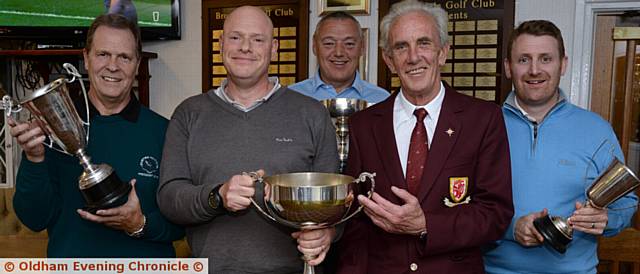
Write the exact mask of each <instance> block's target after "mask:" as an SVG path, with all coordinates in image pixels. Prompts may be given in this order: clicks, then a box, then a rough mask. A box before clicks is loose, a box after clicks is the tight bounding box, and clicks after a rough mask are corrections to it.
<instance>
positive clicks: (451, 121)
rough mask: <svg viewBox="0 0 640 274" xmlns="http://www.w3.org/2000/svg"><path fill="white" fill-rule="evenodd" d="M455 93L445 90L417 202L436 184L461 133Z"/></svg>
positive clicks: (458, 108) (458, 107)
mask: <svg viewBox="0 0 640 274" xmlns="http://www.w3.org/2000/svg"><path fill="white" fill-rule="evenodd" d="M457 96H463V95H458V94H457V93H456V91H454V90H452V89H449V88H447V89H446V90H445V96H444V100H443V102H442V108H441V110H440V117H438V125H437V126H436V130H435V132H434V133H433V140H432V142H431V147H430V149H429V156H428V157H427V168H426V170H425V173H424V174H423V175H422V181H421V182H420V190H419V191H418V200H419V201H422V200H424V198H425V197H426V196H427V194H428V193H429V191H431V189H432V188H433V185H434V184H435V183H436V179H437V178H438V176H439V175H440V172H441V171H442V168H443V167H444V164H445V163H446V161H447V158H449V154H450V153H451V150H453V147H454V145H455V144H456V141H457V140H458V136H460V132H462V123H461V122H460V121H459V120H458V119H457V118H456V114H455V113H456V112H459V111H461V110H462V108H461V103H460V102H459V101H458V100H457V98H456V97H457Z"/></svg>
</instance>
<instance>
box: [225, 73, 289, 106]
mask: <svg viewBox="0 0 640 274" xmlns="http://www.w3.org/2000/svg"><path fill="white" fill-rule="evenodd" d="M227 83H228V82H227V79H224V80H222V84H220V86H219V87H218V88H217V89H216V90H215V91H214V92H215V93H216V95H217V96H218V97H220V99H222V101H225V102H227V103H229V104H231V105H232V106H233V107H235V108H237V109H239V110H242V111H244V112H249V111H251V110H253V109H255V108H257V107H258V106H260V105H262V103H264V102H265V101H267V100H269V98H271V95H273V94H274V93H275V92H276V90H278V89H280V87H282V85H280V81H279V79H278V77H275V76H272V77H269V83H272V84H273V88H272V89H271V91H269V93H267V95H265V96H264V97H262V98H260V99H258V100H256V101H255V102H254V103H253V105H251V106H249V107H245V106H243V105H242V104H240V103H238V102H236V101H234V100H233V99H231V97H229V96H228V95H227V92H226V90H225V89H226V87H227Z"/></svg>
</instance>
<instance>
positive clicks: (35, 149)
mask: <svg viewBox="0 0 640 274" xmlns="http://www.w3.org/2000/svg"><path fill="white" fill-rule="evenodd" d="M7 121H8V124H9V127H10V128H11V131H10V133H11V136H13V137H15V138H16V141H17V142H18V145H20V147H22V150H24V153H25V155H26V156H27V159H28V160H29V161H31V162H34V163H39V162H42V161H44V145H43V144H42V142H44V140H45V135H44V133H43V132H42V129H40V127H39V126H38V125H37V124H36V123H35V122H30V123H20V124H19V123H17V122H16V121H14V120H13V119H11V118H9V119H7Z"/></svg>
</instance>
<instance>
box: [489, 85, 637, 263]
mask: <svg viewBox="0 0 640 274" xmlns="http://www.w3.org/2000/svg"><path fill="white" fill-rule="evenodd" d="M560 98H561V99H560V100H559V102H558V103H557V104H556V105H555V106H554V107H553V108H552V109H551V110H550V111H549V113H548V114H547V116H546V117H544V119H543V120H542V122H540V123H539V124H538V123H534V122H531V121H530V120H529V119H527V118H526V117H525V116H524V115H523V114H522V112H521V111H520V110H519V109H518V108H517V107H516V106H515V93H514V92H511V94H509V96H508V98H507V100H506V101H505V104H504V106H503V109H502V110H503V114H504V118H505V123H506V126H507V134H508V137H509V148H510V150H511V171H512V176H513V179H512V184H513V187H512V189H513V203H514V216H513V219H512V221H511V225H510V226H509V229H508V230H507V232H506V233H505V235H504V237H503V239H502V240H500V241H498V242H496V245H495V246H490V247H487V249H486V252H485V256H484V260H485V268H486V271H487V273H554V274H559V273H571V274H576V273H596V266H597V264H598V258H597V238H596V237H595V236H593V235H590V234H586V233H583V232H580V231H574V232H573V241H572V242H571V243H570V244H569V245H568V247H567V252H566V253H564V254H560V253H558V252H556V251H555V250H553V249H552V248H550V247H547V246H544V245H542V246H537V247H524V246H522V245H520V244H519V243H518V242H516V240H515V239H514V236H513V235H514V225H515V222H516V221H517V220H518V219H519V218H520V217H522V216H525V215H528V214H530V213H533V212H540V211H542V209H544V208H547V209H548V210H549V214H550V215H557V216H562V217H565V218H566V217H569V216H571V214H572V213H573V211H575V202H576V201H579V202H582V203H584V201H585V200H586V195H585V192H586V190H587V189H588V187H589V186H590V185H591V183H592V182H593V180H594V179H595V178H597V177H598V175H599V174H600V173H602V172H603V171H604V170H605V169H606V168H607V167H608V165H609V163H610V162H611V161H612V159H613V157H617V158H618V159H620V160H621V161H622V162H624V160H623V159H624V158H623V155H622V151H621V149H620V145H619V144H618V141H617V139H616V136H615V134H614V132H613V130H612V128H611V125H610V124H609V123H608V122H607V121H605V120H604V119H602V118H601V117H600V116H598V115H597V114H595V113H593V112H590V111H587V110H584V109H581V108H579V107H577V106H575V105H573V104H571V103H569V102H568V101H567V100H566V99H565V96H564V93H563V92H562V91H560ZM637 204H638V198H637V197H636V195H634V194H633V193H631V194H628V195H626V196H624V197H623V198H621V199H619V200H618V201H616V202H615V203H613V204H611V205H610V206H609V214H608V217H609V221H608V224H607V227H606V229H605V231H604V235H605V236H614V235H616V234H618V233H619V232H620V231H622V230H623V229H624V228H625V227H628V226H629V225H630V222H631V220H630V219H631V217H632V215H633V212H634V211H635V206H636V205H637Z"/></svg>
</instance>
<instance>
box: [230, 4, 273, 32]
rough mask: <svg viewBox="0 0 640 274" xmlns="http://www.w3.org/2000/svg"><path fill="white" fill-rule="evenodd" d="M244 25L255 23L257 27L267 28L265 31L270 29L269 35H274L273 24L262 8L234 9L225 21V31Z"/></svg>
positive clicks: (245, 7) (243, 7)
mask: <svg viewBox="0 0 640 274" xmlns="http://www.w3.org/2000/svg"><path fill="white" fill-rule="evenodd" d="M242 23H244V25H246V24H249V23H255V26H260V27H265V29H268V33H269V34H270V35H273V22H271V19H270V18H269V16H267V14H266V13H264V11H263V10H262V9H261V8H258V7H254V6H242V7H238V8H236V9H234V10H233V11H232V12H231V13H230V14H229V15H228V16H227V19H226V20H224V26H223V30H224V31H227V28H228V27H234V26H236V25H237V24H242ZM272 37H273V36H272Z"/></svg>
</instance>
